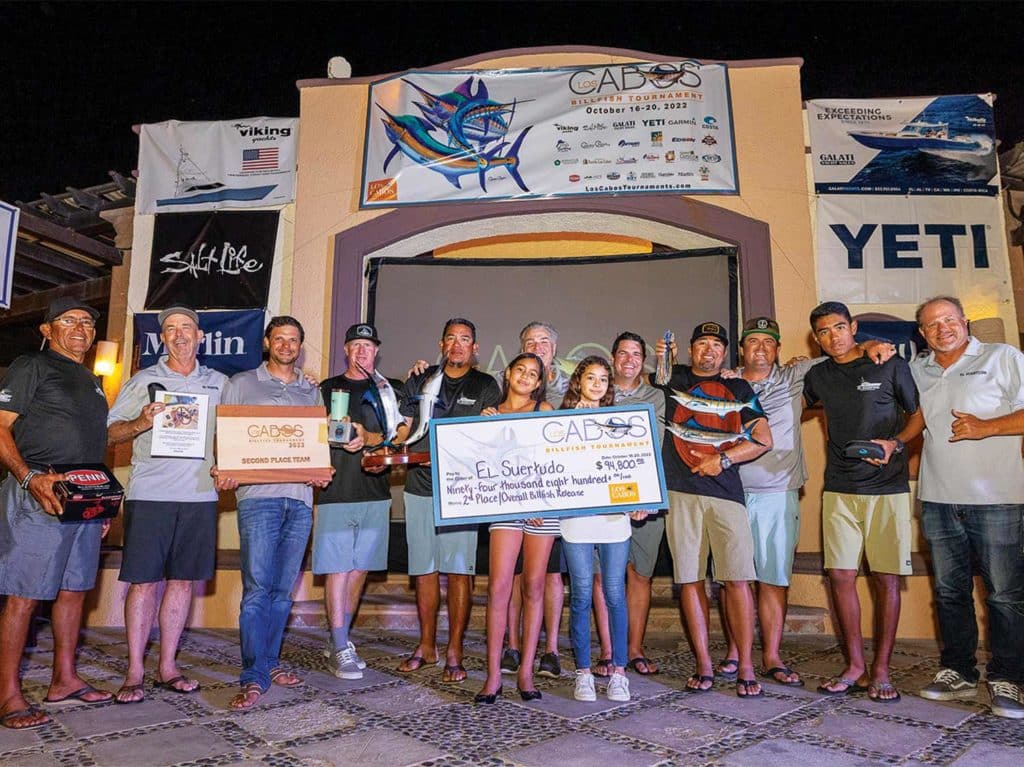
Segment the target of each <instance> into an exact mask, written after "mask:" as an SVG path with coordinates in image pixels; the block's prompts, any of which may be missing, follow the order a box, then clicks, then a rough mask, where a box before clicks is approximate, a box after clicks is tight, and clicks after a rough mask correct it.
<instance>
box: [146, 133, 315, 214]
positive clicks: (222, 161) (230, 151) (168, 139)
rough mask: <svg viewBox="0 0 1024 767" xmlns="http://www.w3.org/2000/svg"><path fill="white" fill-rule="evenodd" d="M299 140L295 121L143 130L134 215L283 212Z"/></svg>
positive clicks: (292, 192)
mask: <svg viewBox="0 0 1024 767" xmlns="http://www.w3.org/2000/svg"><path fill="white" fill-rule="evenodd" d="M298 139H299V121H298V119H297V118H293V117H250V118H246V119H243V120H224V121H220V122H180V121H178V120H168V121H167V122H162V123H155V124H152V125H143V126H142V129H141V131H140V133H139V184H138V189H137V191H136V195H135V211H136V212H137V213H160V212H161V211H192V210H215V209H217V208H254V207H266V206H273V205H285V204H287V203H289V202H291V201H292V200H294V199H295V167H296V152H297V149H298V145H299V142H298Z"/></svg>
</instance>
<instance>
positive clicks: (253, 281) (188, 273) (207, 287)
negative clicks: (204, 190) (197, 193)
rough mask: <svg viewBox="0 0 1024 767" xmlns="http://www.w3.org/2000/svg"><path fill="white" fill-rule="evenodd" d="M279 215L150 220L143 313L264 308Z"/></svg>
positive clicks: (234, 214) (174, 216)
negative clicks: (150, 247)
mask: <svg viewBox="0 0 1024 767" xmlns="http://www.w3.org/2000/svg"><path fill="white" fill-rule="evenodd" d="M278 216H279V213H278V211H276V210H271V211H237V212H219V213H165V214H161V215H159V216H157V217H156V224H155V225H154V228H153V250H152V255H151V257H150V261H149V289H148V290H147V292H146V308H147V309H164V308H166V307H168V306H171V305H172V304H176V303H183V304H187V305H188V306H192V307H194V308H196V309H252V308H257V307H258V308H263V307H265V306H266V305H267V295H268V293H269V291H270V270H271V267H272V266H273V263H274V244H275V241H276V240H277V222H278V221H277V220H278Z"/></svg>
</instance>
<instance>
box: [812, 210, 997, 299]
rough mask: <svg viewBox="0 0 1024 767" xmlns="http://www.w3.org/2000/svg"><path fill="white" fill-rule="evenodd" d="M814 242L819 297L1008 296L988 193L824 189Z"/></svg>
mask: <svg viewBox="0 0 1024 767" xmlns="http://www.w3.org/2000/svg"><path fill="white" fill-rule="evenodd" d="M817 246H818V247H817V253H818V285H819V289H818V298H819V299H820V300H822V301H825V300H833V301H843V302H846V303H853V304H870V303H884V304H917V303H920V302H921V301H923V300H925V299H926V298H929V297H931V296H935V295H954V296H959V297H960V299H961V300H962V301H963V302H964V303H965V304H971V303H975V302H976V301H983V302H984V303H986V304H992V303H998V302H1002V301H1004V300H1009V299H1010V297H1011V294H1012V288H1011V285H1010V277H1009V274H1007V262H1006V256H1005V245H1004V236H1003V222H1002V210H1001V208H1000V207H999V202H998V200H993V199H992V198H989V197H963V196H948V197H934V196H932V197H918V196H913V197H900V196H896V195H890V196H880V195H822V196H820V197H819V198H818V241H817Z"/></svg>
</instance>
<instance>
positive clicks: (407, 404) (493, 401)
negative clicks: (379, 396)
mask: <svg viewBox="0 0 1024 767" xmlns="http://www.w3.org/2000/svg"><path fill="white" fill-rule="evenodd" d="M436 371H437V365H431V366H430V367H429V368H427V369H426V370H425V371H424V372H423V373H421V374H420V375H416V376H413V377H412V378H410V379H409V380H408V381H406V382H405V388H404V395H403V397H402V405H401V411H402V415H405V416H411V417H412V418H413V419H414V420H413V425H412V428H413V429H414V430H415V429H416V428H418V427H419V418H418V417H417V414H418V413H419V408H420V400H419V393H420V389H422V388H423V383H424V382H425V381H426V380H427V379H428V378H430V376H432V375H433V374H434V373H435V372H436ZM500 402H501V389H499V388H498V384H497V383H496V382H495V380H494V379H493V378H491V377H490V376H489V375H487V374H486V373H481V372H480V371H479V370H476V369H475V368H473V369H471V370H470V371H469V372H468V373H466V375H464V376H461V377H459V378H449V377H448V376H447V375H446V376H445V377H444V382H443V383H442V384H441V393H440V398H439V400H438V401H437V402H436V403H435V404H434V412H433V414H432V415H431V418H432V419H433V418H438V419H440V418H460V417H463V416H471V415H480V412H481V411H482V410H484V408H489V407H496V406H497V405H498V404H499V403H500ZM429 449H430V432H427V433H426V434H424V435H423V438H422V439H420V440H418V441H417V442H416V443H415V444H413V445H409V450H410V451H412V452H425V451H427V450H429ZM405 491H406V492H407V493H409V494H410V495H420V496H429V495H432V494H433V484H432V481H431V477H430V467H429V466H422V465H417V466H410V467H409V474H408V477H407V478H406V480H405Z"/></svg>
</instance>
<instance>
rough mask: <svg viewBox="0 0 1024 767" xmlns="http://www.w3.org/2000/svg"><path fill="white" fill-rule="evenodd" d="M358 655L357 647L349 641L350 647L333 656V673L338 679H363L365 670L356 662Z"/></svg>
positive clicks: (331, 663) (331, 662) (331, 665)
mask: <svg viewBox="0 0 1024 767" xmlns="http://www.w3.org/2000/svg"><path fill="white" fill-rule="evenodd" d="M357 657H358V656H357V655H356V648H355V647H353V646H352V643H351V642H349V643H348V647H346V648H345V649H344V650H338V652H336V653H334V655H332V656H331V661H330V664H329V665H330V667H331V673H332V674H334V675H335V676H336V677H338V679H362V678H363V670H362V669H361V668H359V665H358V664H357V663H356V658H357Z"/></svg>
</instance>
